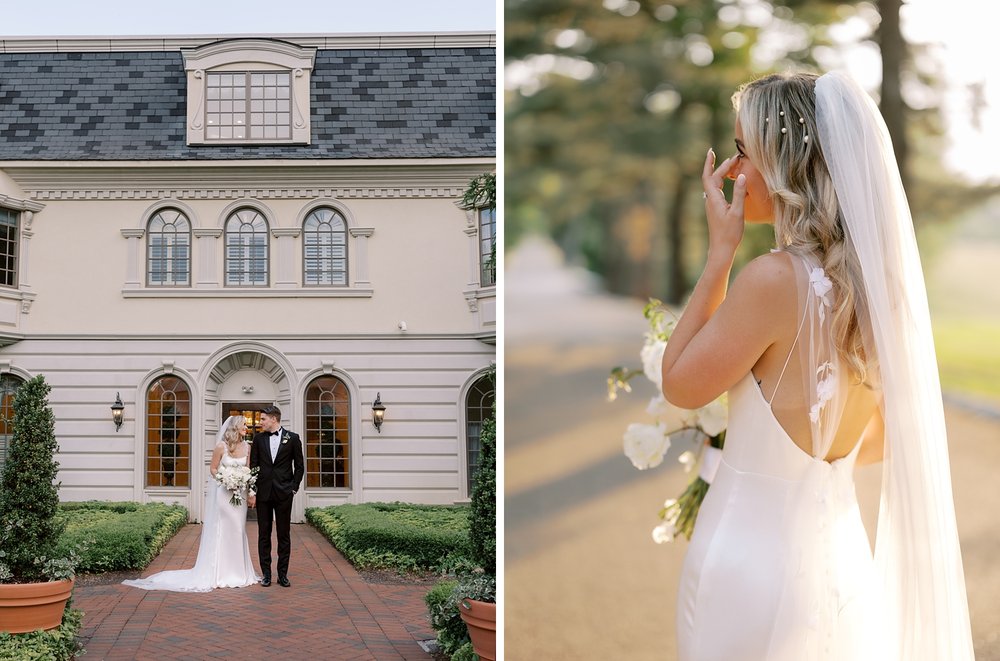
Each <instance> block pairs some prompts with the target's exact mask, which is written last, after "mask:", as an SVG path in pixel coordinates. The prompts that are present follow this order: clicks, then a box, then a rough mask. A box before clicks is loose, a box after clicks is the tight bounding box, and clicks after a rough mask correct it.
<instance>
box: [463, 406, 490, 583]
mask: <svg viewBox="0 0 1000 661" xmlns="http://www.w3.org/2000/svg"><path fill="white" fill-rule="evenodd" d="M496 440H497V422H496V405H494V407H493V417H492V418H490V419H489V420H485V421H483V431H482V433H481V434H480V436H479V442H480V452H479V469H478V470H477V471H476V476H475V478H474V481H473V484H472V504H471V507H470V509H469V543H470V544H471V546H472V559H473V560H474V561H475V562H477V563H478V564H479V566H480V567H482V568H483V571H485V572H486V573H487V574H495V573H496V567H497V453H496Z"/></svg>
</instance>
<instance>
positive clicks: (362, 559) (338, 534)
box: [306, 503, 469, 572]
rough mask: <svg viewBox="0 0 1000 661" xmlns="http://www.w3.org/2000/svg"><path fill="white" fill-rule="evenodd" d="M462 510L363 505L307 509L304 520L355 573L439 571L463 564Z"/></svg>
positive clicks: (466, 546)
mask: <svg viewBox="0 0 1000 661" xmlns="http://www.w3.org/2000/svg"><path fill="white" fill-rule="evenodd" d="M468 511H469V508H468V506H465V505H456V506H452V505H412V504H409V503H365V504H363V505H333V506H330V507H323V508H319V507H310V508H308V509H307V510H306V520H307V521H309V523H311V524H312V525H313V526H315V527H316V529H317V530H319V531H320V532H321V533H322V534H323V535H324V536H325V537H326V538H327V539H329V540H330V542H331V543H332V544H333V545H334V546H335V547H336V548H337V550H338V551H340V552H341V553H343V554H344V557H346V558H347V559H348V561H350V563H351V564H352V565H354V566H355V567H358V568H360V569H396V570H399V571H434V572H443V571H447V570H448V569H450V568H453V567H455V566H456V565H462V564H468V562H469V561H468V556H469V522H468Z"/></svg>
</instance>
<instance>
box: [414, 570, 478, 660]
mask: <svg viewBox="0 0 1000 661" xmlns="http://www.w3.org/2000/svg"><path fill="white" fill-rule="evenodd" d="M457 585H458V581H452V580H447V581H441V582H440V583H438V584H437V585H435V586H434V587H433V588H432V589H431V591H430V592H428V593H427V594H426V595H424V603H426V604H427V610H428V611H429V613H430V618H431V627H432V628H433V629H434V631H435V632H437V643H438V646H439V647H440V648H441V651H442V652H444V653H445V654H447V655H448V656H452V657H453V655H455V654H456V653H457V651H458V650H459V649H460V648H462V647H463V646H464V645H466V644H468V645H469V646H471V645H472V643H471V642H470V641H469V630H468V628H467V627H466V626H465V621H464V620H462V616H461V615H459V612H458V600H457V599H455V598H453V596H452V595H453V594H454V592H455V587H456V586H457Z"/></svg>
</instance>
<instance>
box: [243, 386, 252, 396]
mask: <svg viewBox="0 0 1000 661" xmlns="http://www.w3.org/2000/svg"><path fill="white" fill-rule="evenodd" d="M252 392H253V386H243V394H244V395H249V394H251V393H252Z"/></svg>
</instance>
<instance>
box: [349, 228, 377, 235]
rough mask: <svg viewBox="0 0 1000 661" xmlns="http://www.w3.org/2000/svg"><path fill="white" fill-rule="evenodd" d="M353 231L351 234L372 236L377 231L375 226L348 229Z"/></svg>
mask: <svg viewBox="0 0 1000 661" xmlns="http://www.w3.org/2000/svg"><path fill="white" fill-rule="evenodd" d="M347 231H348V232H350V233H351V236H365V237H368V236H371V235H372V234H374V233H375V228H374V227H351V228H350V229H348V230H347Z"/></svg>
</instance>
